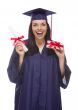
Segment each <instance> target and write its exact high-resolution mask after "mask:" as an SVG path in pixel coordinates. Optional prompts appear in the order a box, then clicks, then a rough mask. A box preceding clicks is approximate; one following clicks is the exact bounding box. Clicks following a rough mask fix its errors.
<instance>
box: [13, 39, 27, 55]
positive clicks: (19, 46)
mask: <svg viewBox="0 0 78 110" xmlns="http://www.w3.org/2000/svg"><path fill="white" fill-rule="evenodd" d="M15 49H16V52H17V53H18V55H19V56H24V55H25V52H27V51H28V49H27V47H26V46H25V44H24V43H23V42H21V41H17V42H16V44H15Z"/></svg>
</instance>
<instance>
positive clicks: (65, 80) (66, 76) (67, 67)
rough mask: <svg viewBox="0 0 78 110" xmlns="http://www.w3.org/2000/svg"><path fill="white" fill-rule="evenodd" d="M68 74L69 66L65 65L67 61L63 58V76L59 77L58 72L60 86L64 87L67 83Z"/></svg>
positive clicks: (69, 74) (69, 72)
mask: <svg viewBox="0 0 78 110" xmlns="http://www.w3.org/2000/svg"><path fill="white" fill-rule="evenodd" d="M70 76H71V70H70V68H69V66H68V65H67V61H66V58H65V63H64V77H63V78H62V77H61V73H60V86H61V87H62V88H64V89H65V88H66V87H67V86H68V84H69V80H70Z"/></svg>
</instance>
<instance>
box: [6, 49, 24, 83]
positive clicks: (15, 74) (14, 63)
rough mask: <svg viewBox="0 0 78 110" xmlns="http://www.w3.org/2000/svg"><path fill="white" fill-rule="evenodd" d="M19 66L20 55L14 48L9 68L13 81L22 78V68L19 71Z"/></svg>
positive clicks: (10, 78)
mask: <svg viewBox="0 0 78 110" xmlns="http://www.w3.org/2000/svg"><path fill="white" fill-rule="evenodd" d="M18 66H19V56H18V54H17V53H16V50H15V49H14V51H13V53H12V55H11V58H10V61H9V65H8V68H7V73H8V77H9V80H10V81H11V82H13V83H17V82H18V81H19V80H20V78H21V74H22V69H21V70H20V71H19V68H18ZM20 73H21V74H20Z"/></svg>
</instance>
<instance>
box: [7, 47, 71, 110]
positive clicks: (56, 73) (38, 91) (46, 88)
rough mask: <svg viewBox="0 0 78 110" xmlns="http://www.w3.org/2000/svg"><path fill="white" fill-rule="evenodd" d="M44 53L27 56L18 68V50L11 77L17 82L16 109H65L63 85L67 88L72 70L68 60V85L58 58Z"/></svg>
mask: <svg viewBox="0 0 78 110" xmlns="http://www.w3.org/2000/svg"><path fill="white" fill-rule="evenodd" d="M47 51H48V49H47V48H46V47H44V48H43V51H42V53H41V54H40V53H39V52H38V53H35V54H33V55H26V56H25V58H24V62H23V64H22V67H21V70H20V71H19V69H18V63H19V62H18V61H19V58H18V54H17V53H16V51H15V50H14V52H13V54H12V56H11V59H10V62H9V66H8V69H7V71H8V76H9V79H10V81H11V82H13V83H16V89H15V110H62V106H61V93H60V87H63V88H66V87H67V85H68V82H69V79H70V74H71V71H70V69H69V67H68V66H67V64H66V61H65V78H66V84H63V81H62V77H61V72H60V68H59V62H58V58H57V57H56V55H55V54H51V55H48V54H47Z"/></svg>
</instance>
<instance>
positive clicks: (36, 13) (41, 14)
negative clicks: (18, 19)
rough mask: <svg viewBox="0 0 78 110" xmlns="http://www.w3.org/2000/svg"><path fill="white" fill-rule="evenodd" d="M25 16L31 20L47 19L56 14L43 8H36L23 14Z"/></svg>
mask: <svg viewBox="0 0 78 110" xmlns="http://www.w3.org/2000/svg"><path fill="white" fill-rule="evenodd" d="M23 14H24V15H27V16H30V17H31V20H39V19H47V16H48V15H52V14H56V12H53V11H49V10H46V9H42V8H36V9H33V10H30V11H27V12H25V13H23Z"/></svg>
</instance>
